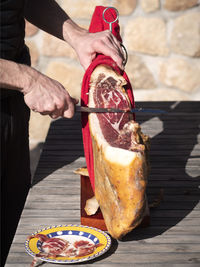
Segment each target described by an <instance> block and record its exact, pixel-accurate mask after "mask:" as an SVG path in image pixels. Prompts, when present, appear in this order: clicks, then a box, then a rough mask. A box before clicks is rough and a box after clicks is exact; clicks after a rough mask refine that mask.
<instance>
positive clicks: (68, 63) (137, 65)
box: [26, 0, 200, 140]
mask: <svg viewBox="0 0 200 267" xmlns="http://www.w3.org/2000/svg"><path fill="white" fill-rule="evenodd" d="M57 2H58V3H59V4H60V5H61V6H62V8H63V9H64V10H66V11H67V13H68V14H69V15H70V16H71V18H72V19H73V20H74V21H75V22H77V23H78V24H80V25H82V26H83V27H85V28H88V26H89V23H90V19H91V16H92V13H93V10H94V8H95V6H96V5H104V6H113V7H116V8H117V9H118V11H119V14H120V19H119V23H120V27H121V36H122V39H123V43H124V45H125V46H126V48H127V51H128V63H127V65H126V72H127V74H128V76H129V78H130V80H131V83H132V86H133V88H134V95H135V99H136V101H159V100H161V101H170V100H172V101H173V100H200V60H199V57H200V1H199V0H140V1H139V0H138V1H137V0H73V1H71V0H58V1H57ZM26 43H27V45H28V46H29V48H30V52H31V56H32V65H33V66H34V67H35V68H37V69H38V70H40V71H41V72H43V73H45V74H47V75H49V76H50V77H52V78H54V79H56V80H58V81H60V82H61V83H62V84H63V85H64V86H65V87H66V89H67V90H68V91H69V92H70V94H71V95H72V96H73V97H80V88H81V81H82V77H83V74H84V71H83V69H82V67H81V66H80V64H79V62H78V60H77V57H76V54H75V53H74V51H73V50H72V49H71V48H70V47H69V46H68V45H67V44H65V43H64V42H63V41H61V40H59V39H57V38H55V37H52V36H50V35H49V34H47V33H44V32H43V31H41V30H38V29H37V28H36V27H34V26H33V25H31V24H30V23H27V24H26ZM49 122H50V119H49V118H48V117H47V116H44V117H42V116H40V115H39V114H32V116H31V130H30V137H31V140H38V139H41V140H43V139H44V138H45V134H46V132H45V131H46V130H47V129H48V125H49ZM41 125H42V127H41ZM41 128H42V129H43V133H44V134H42V133H41Z"/></svg>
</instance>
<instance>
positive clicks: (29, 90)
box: [22, 73, 78, 119]
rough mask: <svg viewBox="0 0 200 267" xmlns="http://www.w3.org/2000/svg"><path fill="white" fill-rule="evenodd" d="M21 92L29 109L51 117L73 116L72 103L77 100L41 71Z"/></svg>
mask: <svg viewBox="0 0 200 267" xmlns="http://www.w3.org/2000/svg"><path fill="white" fill-rule="evenodd" d="M22 92H23V94H24V100H25V103H26V104H27V106H29V108H30V109H32V110H33V111H35V112H39V113H40V114H42V115H49V116H50V117H52V118H53V119H55V118H58V117H65V118H71V117H73V115H74V105H75V104H77V102H78V101H77V100H75V99H74V98H72V97H70V95H69V94H68V92H67V91H66V90H65V88H64V87H63V86H62V85H61V84H60V83H59V82H57V81H55V80H53V79H51V78H49V77H47V76H45V75H43V74H41V73H37V75H36V76H35V77H34V79H31V83H30V84H28V86H25V87H24V88H23V90H22Z"/></svg>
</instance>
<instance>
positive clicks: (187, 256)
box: [6, 102, 200, 267]
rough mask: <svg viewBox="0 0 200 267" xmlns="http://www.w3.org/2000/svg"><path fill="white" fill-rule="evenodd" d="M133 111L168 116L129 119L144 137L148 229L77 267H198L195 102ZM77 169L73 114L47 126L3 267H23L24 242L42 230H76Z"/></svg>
mask: <svg viewBox="0 0 200 267" xmlns="http://www.w3.org/2000/svg"><path fill="white" fill-rule="evenodd" d="M136 105H137V106H138V107H146V108H159V109H164V110H167V111H168V113H167V114H164V115H159V116H157V115H154V114H146V113H140V114H137V121H138V122H139V123H141V125H142V129H143V132H144V133H147V134H149V135H150V137H151V153H150V160H151V174H150V176H149V183H148V189H147V195H148V200H149V203H150V206H153V205H154V204H158V202H159V201H160V200H161V203H160V204H158V206H157V207H154V208H153V207H152V208H151V225H150V226H149V227H147V228H138V229H135V230H133V231H132V232H131V233H130V234H128V235H127V236H126V237H125V238H124V239H123V241H116V240H113V243H112V247H111V249H110V250H109V251H108V252H107V253H106V254H105V255H103V256H101V257H99V258H97V259H96V260H95V261H91V262H88V263H86V262H85V263H83V264H80V265H84V266H90V264H91V263H93V264H94V266H102V267H108V266H111V267H114V266H147V265H148V266H153V267H154V266H162V267H163V266H167V267H168V266H181V267H182V266H187V267H188V266H200V205H199V199H200V142H199V139H200V135H199V129H200V128H199V127H200V102H138V103H136ZM84 165H85V159H84V152H83V146H82V138H81V126H80V114H76V115H75V117H74V118H73V119H72V120H68V119H58V120H56V121H53V122H52V123H51V126H50V129H49V133H48V136H47V139H46V142H45V145H44V150H43V152H42V155H41V158H40V161H39V164H38V167H37V171H36V174H35V177H34V182H33V187H32V189H31V190H30V193H29V195H28V199H27V201H26V205H25V208H24V211H23V214H22V216H21V219H20V222H19V225H18V229H17V232H16V235H15V238H14V241H13V244H12V246H11V250H10V253H9V256H8V259H7V263H6V266H7V267H24V266H29V264H30V262H31V261H32V257H31V256H29V255H27V254H26V252H25V249H24V241H25V239H26V237H27V236H28V235H30V234H32V233H33V232H35V231H37V230H39V229H42V228H43V227H46V226H51V225H61V224H71V223H72V224H79V223H80V177H79V176H77V175H76V174H74V173H73V171H74V170H75V169H76V168H78V167H82V166H84ZM162 195H163V199H162V198H161V196H162ZM44 266H60V265H59V264H54V265H52V264H50V263H45V264H44ZM70 266H71V265H70Z"/></svg>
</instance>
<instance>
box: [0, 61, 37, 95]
mask: <svg viewBox="0 0 200 267" xmlns="http://www.w3.org/2000/svg"><path fill="white" fill-rule="evenodd" d="M34 71H35V70H34V69H32V68H31V67H29V66H26V65H23V64H18V63H15V62H13V61H10V60H5V59H0V88H6V89H11V90H18V91H23V88H24V87H26V86H27V85H28V84H29V83H30V80H31V77H32V72H34Z"/></svg>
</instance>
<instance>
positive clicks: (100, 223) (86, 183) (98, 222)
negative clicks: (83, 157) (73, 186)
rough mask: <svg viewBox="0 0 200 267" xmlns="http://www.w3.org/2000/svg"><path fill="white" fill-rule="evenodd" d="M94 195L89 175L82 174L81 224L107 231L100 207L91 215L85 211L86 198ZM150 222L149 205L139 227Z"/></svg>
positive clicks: (145, 225)
mask: <svg viewBox="0 0 200 267" xmlns="http://www.w3.org/2000/svg"><path fill="white" fill-rule="evenodd" d="M93 196H94V193H93V190H92V187H91V184H90V179H89V177H88V176H83V175H81V224H82V225H87V226H91V227H95V228H98V229H100V230H103V231H106V230H107V228H106V225H105V222H104V219H103V215H102V213H101V210H100V209H98V211H97V213H96V214H94V215H91V216H89V215H87V214H86V212H85V209H84V208H85V204H86V200H88V199H89V198H92V197H93ZM149 224H150V212H149V208H148V205H147V208H146V214H145V216H144V219H143V221H142V222H141V224H140V225H139V226H138V227H147V226H149Z"/></svg>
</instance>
